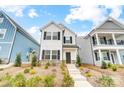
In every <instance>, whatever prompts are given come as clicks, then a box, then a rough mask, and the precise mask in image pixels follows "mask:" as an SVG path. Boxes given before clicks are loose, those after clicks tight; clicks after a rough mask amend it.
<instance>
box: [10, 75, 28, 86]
mask: <svg viewBox="0 0 124 93" xmlns="http://www.w3.org/2000/svg"><path fill="white" fill-rule="evenodd" d="M10 85H11V86H14V87H25V86H26V78H25V77H24V75H23V74H21V73H19V74H17V75H16V76H15V77H14V78H12V79H11V80H10Z"/></svg>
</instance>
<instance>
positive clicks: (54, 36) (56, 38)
mask: <svg viewBox="0 0 124 93" xmlns="http://www.w3.org/2000/svg"><path fill="white" fill-rule="evenodd" d="M53 40H58V32H53Z"/></svg>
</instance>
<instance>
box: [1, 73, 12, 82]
mask: <svg viewBox="0 0 124 93" xmlns="http://www.w3.org/2000/svg"><path fill="white" fill-rule="evenodd" d="M11 78H12V75H10V74H9V73H6V74H5V76H4V77H3V80H7V81H9V80H10V79H11Z"/></svg>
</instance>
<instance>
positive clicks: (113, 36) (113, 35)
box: [112, 34, 117, 45]
mask: <svg viewBox="0 0 124 93" xmlns="http://www.w3.org/2000/svg"><path fill="white" fill-rule="evenodd" d="M112 38H113V41H114V44H115V45H117V43H116V39H115V34H112Z"/></svg>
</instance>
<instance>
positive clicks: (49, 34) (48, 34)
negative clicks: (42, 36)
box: [46, 32, 51, 40]
mask: <svg viewBox="0 0 124 93" xmlns="http://www.w3.org/2000/svg"><path fill="white" fill-rule="evenodd" d="M46 40H51V32H47V33H46Z"/></svg>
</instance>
